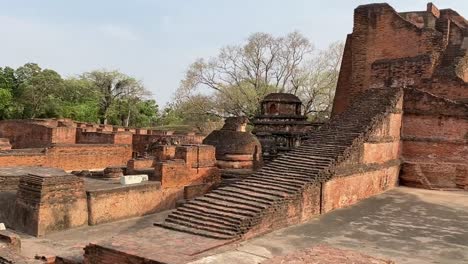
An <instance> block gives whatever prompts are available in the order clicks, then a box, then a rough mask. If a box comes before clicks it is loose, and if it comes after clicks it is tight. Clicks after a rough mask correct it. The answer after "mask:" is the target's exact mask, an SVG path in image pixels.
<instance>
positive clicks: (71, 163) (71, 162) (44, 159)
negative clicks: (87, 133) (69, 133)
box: [0, 144, 132, 171]
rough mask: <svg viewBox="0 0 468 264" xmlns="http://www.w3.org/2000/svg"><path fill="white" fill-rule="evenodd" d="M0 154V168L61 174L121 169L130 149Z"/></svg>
mask: <svg viewBox="0 0 468 264" xmlns="http://www.w3.org/2000/svg"><path fill="white" fill-rule="evenodd" d="M33 150H34V149H24V150H11V151H3V152H0V167H10V166H44V167H55V168H61V169H64V170H67V171H68V170H93V169H103V168H106V167H109V166H123V165H125V164H126V163H127V161H128V160H129V159H131V157H132V147H131V145H113V144H112V145H104V144H90V145H84V144H57V145H53V146H51V147H49V148H46V149H36V150H34V151H33Z"/></svg>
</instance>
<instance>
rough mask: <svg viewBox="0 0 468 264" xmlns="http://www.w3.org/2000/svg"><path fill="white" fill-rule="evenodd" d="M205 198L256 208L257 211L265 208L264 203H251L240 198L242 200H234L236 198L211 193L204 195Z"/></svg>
mask: <svg viewBox="0 0 468 264" xmlns="http://www.w3.org/2000/svg"><path fill="white" fill-rule="evenodd" d="M205 197H209V198H213V199H218V200H222V201H229V202H232V203H237V204H242V205H247V206H251V207H256V208H259V209H265V208H267V206H266V205H265V204H264V203H260V202H257V201H252V200H247V199H244V198H242V199H241V198H236V197H233V196H222V195H219V194H216V193H212V192H211V193H207V194H205Z"/></svg>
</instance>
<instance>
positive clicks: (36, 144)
mask: <svg viewBox="0 0 468 264" xmlns="http://www.w3.org/2000/svg"><path fill="white" fill-rule="evenodd" d="M203 138H204V136H202V135H198V134H195V133H192V132H187V133H177V132H175V131H161V130H153V129H135V128H124V127H117V126H111V125H97V124H90V123H82V122H74V121H72V120H69V119H30V120H2V121H0V166H10V167H11V166H45V167H56V168H61V169H64V170H98V169H104V168H106V167H109V166H125V165H126V164H127V161H128V160H129V159H131V158H132V157H142V156H146V155H148V152H149V151H150V150H149V149H148V148H149V146H150V145H152V144H153V143H155V142H161V141H164V142H171V141H176V142H177V143H179V144H200V143H201V141H202V140H203Z"/></svg>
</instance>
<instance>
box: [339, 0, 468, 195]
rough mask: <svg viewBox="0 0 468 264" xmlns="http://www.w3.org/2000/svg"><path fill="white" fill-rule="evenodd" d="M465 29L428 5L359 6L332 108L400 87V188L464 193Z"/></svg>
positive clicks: (467, 124)
mask: <svg viewBox="0 0 468 264" xmlns="http://www.w3.org/2000/svg"><path fill="white" fill-rule="evenodd" d="M467 49H468V22H467V21H466V19H465V18H463V17H462V16H461V15H460V14H458V13H457V12H455V11H454V10H452V9H441V10H439V9H438V8H437V7H436V6H434V5H433V4H432V3H429V4H428V5H427V9H426V10H425V11H416V12H404V13H398V12H396V11H395V10H394V9H393V8H392V7H391V6H389V5H388V4H371V5H363V6H359V7H358V8H356V9H355V11H354V29H353V32H352V33H351V34H349V35H348V36H347V39H346V46H345V51H344V55H343V61H342V66H341V71H340V76H339V80H338V86H337V90H336V96H335V101H334V105H333V114H334V115H336V114H339V113H341V112H343V111H344V110H345V109H346V108H347V107H348V106H349V105H350V101H351V100H352V99H353V97H354V95H355V94H357V93H359V92H361V91H364V90H367V89H373V88H388V87H402V88H405V89H404V91H405V95H404V102H403V105H404V107H403V111H404V115H403V121H402V148H401V154H402V160H403V165H402V171H401V175H400V180H401V183H403V184H406V185H410V186H417V187H423V188H435V189H437V188H464V189H466V188H468V146H467V141H468V104H467V103H468V83H467V82H468V55H467Z"/></svg>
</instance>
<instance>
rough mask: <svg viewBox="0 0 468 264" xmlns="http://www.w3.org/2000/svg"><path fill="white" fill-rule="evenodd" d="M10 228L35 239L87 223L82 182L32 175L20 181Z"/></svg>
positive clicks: (71, 176)
mask: <svg viewBox="0 0 468 264" xmlns="http://www.w3.org/2000/svg"><path fill="white" fill-rule="evenodd" d="M14 219H16V222H15V223H14V225H13V228H14V229H16V230H19V231H22V232H25V233H27V234H30V235H34V236H43V235H45V234H47V233H50V232H53V231H59V230H65V229H69V228H73V227H78V226H82V225H86V224H87V223H88V206H87V202H86V193H85V189H84V182H83V179H81V178H79V177H77V176H74V175H71V174H62V175H53V174H51V173H35V174H29V175H27V176H23V177H21V180H20V184H19V188H18V193H17V195H16V203H15V213H14Z"/></svg>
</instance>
